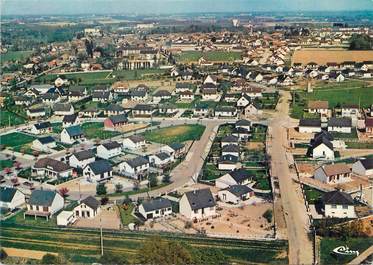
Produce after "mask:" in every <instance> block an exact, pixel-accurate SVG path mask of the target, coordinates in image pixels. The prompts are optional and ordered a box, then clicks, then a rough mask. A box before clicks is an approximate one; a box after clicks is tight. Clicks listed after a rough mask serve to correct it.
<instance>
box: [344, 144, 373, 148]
mask: <svg viewBox="0 0 373 265" xmlns="http://www.w3.org/2000/svg"><path fill="white" fill-rule="evenodd" d="M346 145H347V148H349V149H373V143H359V142H346Z"/></svg>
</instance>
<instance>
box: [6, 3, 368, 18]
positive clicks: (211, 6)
mask: <svg viewBox="0 0 373 265" xmlns="http://www.w3.org/2000/svg"><path fill="white" fill-rule="evenodd" d="M0 3H1V14H2V15H45V14H55V15H72V14H138V15H141V14H162V13H164V14H171V13H193V12H255V11H355V10H372V11H373V0H0Z"/></svg>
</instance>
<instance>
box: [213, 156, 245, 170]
mask: <svg viewBox="0 0 373 265" xmlns="http://www.w3.org/2000/svg"><path fill="white" fill-rule="evenodd" d="M240 167H241V165H240V163H239V159H238V157H237V156H233V155H224V156H220V157H219V159H218V169H219V170H225V171H227V170H229V171H231V170H234V169H237V168H240Z"/></svg>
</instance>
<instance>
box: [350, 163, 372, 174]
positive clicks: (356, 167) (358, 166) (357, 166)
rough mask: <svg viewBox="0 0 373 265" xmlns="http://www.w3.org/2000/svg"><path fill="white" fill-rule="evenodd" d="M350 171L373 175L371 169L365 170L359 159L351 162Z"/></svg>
mask: <svg viewBox="0 0 373 265" xmlns="http://www.w3.org/2000/svg"><path fill="white" fill-rule="evenodd" d="M352 172H353V173H355V174H357V175H360V176H370V175H373V169H368V170H366V169H365V168H364V166H363V164H362V163H361V162H360V161H357V162H355V163H354V164H352Z"/></svg>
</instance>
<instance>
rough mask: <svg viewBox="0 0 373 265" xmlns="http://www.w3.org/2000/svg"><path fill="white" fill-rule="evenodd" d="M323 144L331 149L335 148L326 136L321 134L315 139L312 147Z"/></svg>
mask: <svg viewBox="0 0 373 265" xmlns="http://www.w3.org/2000/svg"><path fill="white" fill-rule="evenodd" d="M321 144H324V145H326V146H327V147H328V148H329V149H331V150H333V144H332V143H331V142H330V141H329V140H328V139H327V138H326V137H325V136H321V137H318V138H317V139H315V141H314V142H313V143H312V148H313V149H314V148H316V147H318V146H319V145H321Z"/></svg>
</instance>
